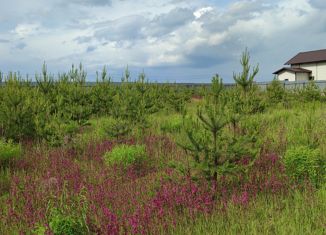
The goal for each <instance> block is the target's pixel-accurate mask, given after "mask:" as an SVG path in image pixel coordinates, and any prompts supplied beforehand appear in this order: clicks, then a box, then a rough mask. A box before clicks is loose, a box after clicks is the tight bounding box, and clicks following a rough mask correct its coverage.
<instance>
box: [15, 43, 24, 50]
mask: <svg viewBox="0 0 326 235" xmlns="http://www.w3.org/2000/svg"><path fill="white" fill-rule="evenodd" d="M26 46H27V44H26V43H24V42H19V43H17V44H16V45H15V48H16V49H19V50H23V49H24V48H25V47H26Z"/></svg>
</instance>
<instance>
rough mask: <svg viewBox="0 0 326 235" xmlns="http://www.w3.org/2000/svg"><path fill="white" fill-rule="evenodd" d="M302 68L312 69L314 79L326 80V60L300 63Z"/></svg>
mask: <svg viewBox="0 0 326 235" xmlns="http://www.w3.org/2000/svg"><path fill="white" fill-rule="evenodd" d="M300 68H303V69H308V70H311V72H312V73H311V76H313V77H314V80H326V62H321V63H309V64H300Z"/></svg>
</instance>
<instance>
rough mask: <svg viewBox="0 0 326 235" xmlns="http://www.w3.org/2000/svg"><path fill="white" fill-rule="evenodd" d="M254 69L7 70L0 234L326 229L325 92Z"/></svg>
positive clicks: (0, 94)
mask: <svg viewBox="0 0 326 235" xmlns="http://www.w3.org/2000/svg"><path fill="white" fill-rule="evenodd" d="M243 67H244V70H246V69H247V67H246V65H245V64H243ZM248 76H249V77H248ZM253 77H254V74H253ZM253 77H252V79H250V74H248V73H247V77H246V76H242V78H241V77H239V78H238V79H236V77H235V82H236V83H237V86H235V87H234V88H230V89H226V88H224V86H223V83H222V79H221V78H219V77H218V75H216V76H214V77H213V78H212V83H211V86H209V87H195V88H193V87H182V86H178V85H171V84H166V85H158V84H155V83H149V82H146V76H145V74H144V73H142V74H140V75H139V78H138V79H136V80H134V81H132V80H131V78H130V73H129V71H128V70H126V72H125V75H124V78H123V79H122V83H121V84H120V85H116V84H113V83H112V82H111V80H110V77H109V76H108V74H107V71H106V70H105V69H104V70H103V71H102V73H100V74H99V76H98V82H97V83H96V84H95V85H94V86H92V87H88V86H86V85H85V84H86V73H85V72H84V70H83V68H82V67H81V66H80V67H79V68H76V67H72V69H71V70H70V71H69V72H67V73H64V74H60V75H58V77H57V78H55V77H54V76H53V75H51V74H48V73H47V70H46V66H44V67H43V71H42V73H41V74H40V75H38V76H36V78H35V79H36V81H37V86H33V85H32V84H31V83H30V82H29V81H28V80H26V79H23V78H22V77H21V76H20V75H19V74H17V73H11V74H9V75H8V76H3V75H1V81H2V83H3V86H1V87H0V99H1V106H0V125H1V126H0V134H1V137H2V139H1V141H0V163H1V168H0V234H325V233H326V214H325V210H326V184H325V180H326V173H325V171H326V96H325V95H326V93H325V91H322V90H319V89H318V88H317V87H316V86H315V85H314V84H313V83H311V84H310V85H309V86H306V87H305V88H303V89H301V90H284V89H283V87H282V85H281V84H280V83H279V82H277V81H273V82H272V83H271V84H270V86H269V87H268V89H267V90H266V91H261V90H259V88H257V87H256V86H255V84H254V82H253Z"/></svg>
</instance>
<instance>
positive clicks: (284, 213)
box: [171, 188, 326, 235]
mask: <svg viewBox="0 0 326 235" xmlns="http://www.w3.org/2000/svg"><path fill="white" fill-rule="evenodd" d="M325 211H326V188H323V189H320V190H318V191H316V192H312V191H304V192H302V191H294V192H292V193H291V194H290V195H287V196H283V197H279V196H278V197H273V195H270V196H259V197H258V198H257V199H256V200H255V201H252V202H251V203H250V204H249V205H248V206H247V207H239V206H234V205H230V206H229V207H228V208H227V209H226V210H225V211H219V212H216V213H214V214H213V215H212V216H209V217H202V218H199V219H198V220H196V222H193V221H187V222H188V223H187V222H185V223H181V224H179V226H178V227H177V228H176V229H175V230H172V231H171V234H180V235H181V234H193V235H195V234H198V235H199V234H207V235H209V234H212V235H213V234H221V235H222V234H228V235H231V234H235V235H236V234H257V235H258V234H284V235H288V234H325V233H326V214H325ZM189 222H190V223H189Z"/></svg>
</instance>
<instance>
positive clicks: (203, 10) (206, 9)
mask: <svg viewBox="0 0 326 235" xmlns="http://www.w3.org/2000/svg"><path fill="white" fill-rule="evenodd" d="M213 10H214V9H213V7H203V8H200V9H198V10H196V11H195V12H194V16H195V17H196V19H199V18H200V17H202V15H204V14H206V13H207V12H210V11H213Z"/></svg>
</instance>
